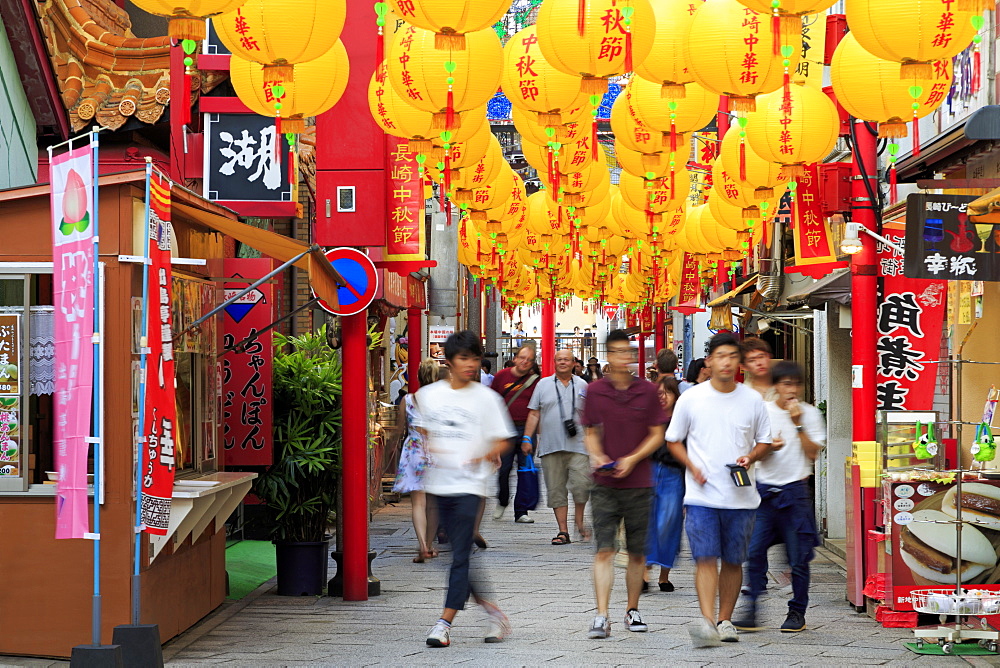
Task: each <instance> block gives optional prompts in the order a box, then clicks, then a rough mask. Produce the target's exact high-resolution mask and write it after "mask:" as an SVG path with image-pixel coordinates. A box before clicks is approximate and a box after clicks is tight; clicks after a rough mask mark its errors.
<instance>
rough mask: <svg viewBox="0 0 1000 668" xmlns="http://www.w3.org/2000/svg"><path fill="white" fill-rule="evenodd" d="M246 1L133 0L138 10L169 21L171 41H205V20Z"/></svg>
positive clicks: (168, 32) (168, 31) (231, 9)
mask: <svg viewBox="0 0 1000 668" xmlns="http://www.w3.org/2000/svg"><path fill="white" fill-rule="evenodd" d="M244 2H246V0H134V4H135V6H136V7H138V8H139V9H142V10H144V11H147V12H149V13H150V14H156V15H157V16H165V17H167V18H168V19H170V22H169V24H168V27H167V34H168V35H170V37H171V38H173V39H190V40H193V41H195V42H201V41H203V40H204V39H205V19H207V18H209V17H211V16H217V15H219V14H224V13H225V12H231V11H233V10H235V9H237V8H238V7H240V5H242V4H243V3H244Z"/></svg>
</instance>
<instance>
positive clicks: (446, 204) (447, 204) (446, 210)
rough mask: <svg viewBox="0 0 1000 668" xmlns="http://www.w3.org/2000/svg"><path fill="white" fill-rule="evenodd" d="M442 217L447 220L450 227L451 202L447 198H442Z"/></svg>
mask: <svg viewBox="0 0 1000 668" xmlns="http://www.w3.org/2000/svg"><path fill="white" fill-rule="evenodd" d="M444 215H445V217H446V218H447V219H448V225H451V200H450V199H448V197H445V198H444Z"/></svg>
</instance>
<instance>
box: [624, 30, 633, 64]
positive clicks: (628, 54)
mask: <svg viewBox="0 0 1000 668" xmlns="http://www.w3.org/2000/svg"><path fill="white" fill-rule="evenodd" d="M625 71H626V72H631V71H632V31H631V30H626V31H625Z"/></svg>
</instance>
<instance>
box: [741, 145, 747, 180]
mask: <svg viewBox="0 0 1000 668" xmlns="http://www.w3.org/2000/svg"><path fill="white" fill-rule="evenodd" d="M746 180H747V143H746V140H740V181H746Z"/></svg>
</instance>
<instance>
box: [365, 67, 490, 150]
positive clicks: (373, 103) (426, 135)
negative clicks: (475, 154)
mask: <svg viewBox="0 0 1000 668" xmlns="http://www.w3.org/2000/svg"><path fill="white" fill-rule="evenodd" d="M368 109H369V110H370V111H371V112H372V118H374V119H375V122H376V123H378V125H379V127H381V128H382V129H383V130H384V131H385V132H386V133H387V134H390V135H393V136H394V137H403V138H404V139H407V140H409V147H410V150H411V151H413V152H414V153H429V152H430V151H431V149H432V148H433V146H434V143H435V142H438V143H440V142H441V132H442V131H441V130H436V129H434V114H432V113H430V112H427V111H422V110H420V109H417V108H416V107H414V106H412V105H409V104H407V103H406V102H405V101H404V100H403V98H401V97H400V96H399V93H397V92H396V89H394V88H393V87H392V86H391V85H390V84H389V80H388V78H387V77H386V66H385V63H384V62H383V63H381V64H379V66H378V67H377V68H376V69H375V72H374V73H372V78H371V81H370V82H369V83H368ZM459 116H460V117H461V121H460V122H459V123H458V125H459V127H458V129H456V130H454V131H452V141H453V142H456V143H457V142H464V141H466V140H468V139H469V138H471V137H472V136H473V135H474V134H476V133H477V132H479V131H481V130H482V129H483V128H484V127H485V128H487V129H488V128H489V124H488V123H487V122H486V107H480V108H479V109H473V110H471V111H463V112H461V113H460V114H459Z"/></svg>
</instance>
